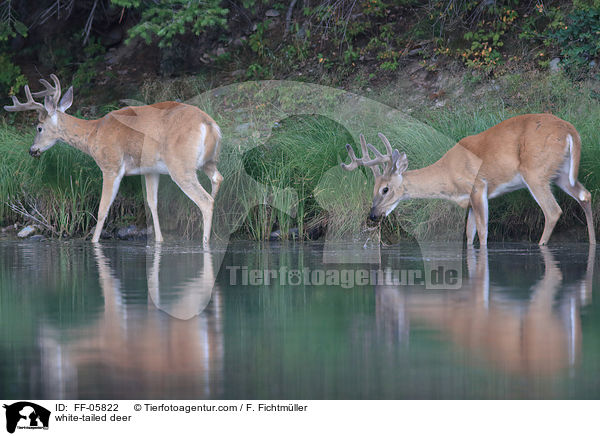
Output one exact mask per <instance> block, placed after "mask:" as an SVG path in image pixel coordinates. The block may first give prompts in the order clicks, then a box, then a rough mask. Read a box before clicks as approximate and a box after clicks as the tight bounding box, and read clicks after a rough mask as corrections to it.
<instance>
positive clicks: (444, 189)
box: [402, 161, 464, 203]
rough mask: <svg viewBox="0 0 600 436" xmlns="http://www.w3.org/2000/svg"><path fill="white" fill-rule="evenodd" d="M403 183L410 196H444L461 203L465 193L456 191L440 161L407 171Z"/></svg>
mask: <svg viewBox="0 0 600 436" xmlns="http://www.w3.org/2000/svg"><path fill="white" fill-rule="evenodd" d="M402 184H403V185H404V188H405V192H406V194H407V195H408V198H442V199H445V200H452V201H456V202H457V203H460V202H461V201H463V200H464V198H463V197H464V195H463V193H461V192H457V191H456V187H455V186H454V183H453V182H452V180H451V176H450V174H449V172H448V171H447V170H444V168H443V167H442V165H441V164H440V163H439V161H438V162H436V163H434V164H432V165H429V166H427V167H424V168H420V169H418V170H411V171H406V172H405V173H404V174H403V180H402Z"/></svg>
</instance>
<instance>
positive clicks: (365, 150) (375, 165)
mask: <svg viewBox="0 0 600 436" xmlns="http://www.w3.org/2000/svg"><path fill="white" fill-rule="evenodd" d="M359 138H360V148H361V149H362V157H361V158H360V159H358V158H357V157H356V155H355V154H354V150H353V149H352V146H351V145H350V144H346V150H348V155H349V156H350V159H351V162H350V163H349V164H344V163H343V164H341V166H342V168H343V169H345V170H347V171H352V170H354V169H356V168H357V167H359V166H364V167H369V168H371V170H372V171H373V175H374V176H378V175H380V174H381V172H380V170H379V165H380V164H382V163H383V164H386V165H387V164H388V163H391V162H392V156H393V151H392V146H391V145H390V142H389V141H388V140H387V138H386V137H385V136H383V134H382V133H379V138H381V140H382V141H383V144H384V145H385V148H386V151H387V152H386V154H381V153H380V152H379V150H377V149H376V148H375V147H374V146H373V145H372V144H367V142H366V140H365V137H364V136H363V135H362V134H361V135H360V137H359ZM369 150H371V151H372V152H373V153H375V159H371V156H370V154H369ZM367 159H368V160H367Z"/></svg>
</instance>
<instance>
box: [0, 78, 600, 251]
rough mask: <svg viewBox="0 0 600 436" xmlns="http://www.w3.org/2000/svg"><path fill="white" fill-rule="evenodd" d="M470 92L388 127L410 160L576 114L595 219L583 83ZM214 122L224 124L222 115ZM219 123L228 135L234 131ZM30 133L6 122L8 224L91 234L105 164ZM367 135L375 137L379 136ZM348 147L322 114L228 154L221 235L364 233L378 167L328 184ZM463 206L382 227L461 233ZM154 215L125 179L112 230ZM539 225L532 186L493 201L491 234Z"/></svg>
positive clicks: (345, 136)
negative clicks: (35, 153) (270, 193)
mask: <svg viewBox="0 0 600 436" xmlns="http://www.w3.org/2000/svg"><path fill="white" fill-rule="evenodd" d="M480 86H483V87H485V86H489V84H481V85H480ZM390 95H393V91H392V90H390V89H384V90H381V92H380V94H379V99H380V100H381V101H386V100H389V96H390ZM471 95H474V94H472V93H470V91H469V90H467V92H465V93H464V97H463V98H456V99H453V100H450V99H449V100H448V102H447V104H446V105H445V106H444V107H442V108H435V107H433V105H431V104H429V105H419V106H416V107H414V108H412V112H411V115H412V116H413V117H414V118H415V119H416V120H419V121H422V122H423V123H425V124H426V126H425V127H424V129H413V130H410V131H407V130H405V131H399V132H395V133H394V126H390V127H389V132H388V130H384V133H386V134H387V133H391V136H390V138H393V139H394V140H395V141H393V142H394V143H395V144H398V145H399V147H400V148H402V149H403V150H405V151H406V152H407V154H408V157H409V163H410V167H409V168H411V169H412V168H418V167H420V166H422V165H427V164H429V163H432V162H433V161H435V160H436V159H438V158H439V157H441V156H442V155H443V154H444V152H445V151H446V150H447V148H449V146H451V145H452V144H451V143H450V142H448V141H438V140H436V138H435V135H434V133H435V132H436V131H437V132H441V133H442V134H443V135H446V136H448V137H450V138H451V139H452V140H454V141H458V140H459V139H460V138H462V137H464V136H467V135H470V134H474V133H478V132H481V131H483V130H485V129H487V128H489V127H491V126H493V125H495V124H497V123H498V122H500V121H502V120H504V119H506V118H509V117H510V116H513V115H517V114H521V113H529V112H546V111H549V112H552V113H554V114H555V115H557V116H559V117H561V118H563V119H565V120H568V121H570V122H572V123H573V124H574V125H575V127H576V128H577V129H578V131H579V132H580V134H581V137H582V144H583V149H582V160H581V167H580V172H579V179H580V180H581V181H582V183H583V184H584V185H585V186H586V187H587V188H588V189H589V190H590V191H591V192H592V195H593V198H594V210H595V212H596V217H598V215H599V212H600V211H599V210H598V209H599V207H598V201H597V197H598V194H599V192H598V191H599V190H600V173H599V171H598V168H600V147H599V145H600V131H599V130H598V128H597V126H598V120H600V104H599V102H598V101H597V100H596V99H594V98H593V97H592V96H591V95H592V93H591V92H590V91H589V90H588V89H587V88H586V86H585V85H581V86H575V85H574V84H573V83H571V82H570V81H569V80H568V79H566V78H564V77H563V76H561V75H544V76H540V75H539V74H538V75H533V76H529V75H511V76H506V77H504V78H500V79H497V80H496V81H495V82H494V86H493V88H490V91H489V92H485V93H479V95H481V97H478V98H474V97H471ZM164 98H168V97H167V96H164V95H161V99H164ZM205 109H206V108H205ZM207 111H208V112H211V111H210V110H207ZM216 118H217V120H218V121H219V119H218V116H216ZM219 122H220V121H219ZM427 126H429V127H430V128H429V127H427ZM222 127H224V129H223V131H224V137H225V138H227V137H228V132H232V130H231V129H234V128H235V127H234V126H227V125H224V126H222ZM427 129H429V130H427ZM32 130H33V128H32V127H31V126H30V127H22V128H16V127H13V126H10V125H8V124H3V125H1V126H0V155H1V156H2V159H1V161H0V199H1V201H0V224H1V225H3V226H4V225H8V224H11V223H14V222H20V223H26V222H28V223H33V222H35V223H37V224H40V225H41V226H43V227H44V229H45V232H46V233H47V234H48V235H49V236H54V237H64V236H69V237H81V236H87V235H89V233H90V230H91V228H92V227H93V226H94V225H95V216H96V212H97V205H98V202H99V198H100V191H101V173H100V171H99V169H98V168H97V166H96V165H95V163H94V162H93V160H92V159H91V158H89V157H87V156H85V155H83V154H82V153H80V152H78V151H77V150H74V149H72V148H70V147H68V146H66V145H64V144H59V145H57V146H55V147H54V148H53V149H51V150H49V151H48V152H46V153H44V155H43V156H42V158H41V159H39V160H35V159H32V158H30V157H29V155H28V154H27V150H28V147H29V146H30V145H31V143H32V140H33V134H32ZM388 136H389V135H388ZM369 139H370V140H371V142H374V141H375V138H372V139H371V138H370V137H369ZM249 140H251V139H249ZM346 143H353V139H352V135H351V134H350V133H349V132H348V131H347V130H346V129H345V128H344V127H343V126H341V125H340V124H338V123H336V122H334V121H332V120H330V119H328V118H325V117H322V116H309V115H306V116H294V117H290V118H288V119H285V120H283V121H282V122H281V123H280V124H279V125H278V126H276V128H274V129H273V132H272V134H271V136H270V137H269V139H268V140H267V141H266V142H265V143H264V144H262V145H259V146H258V147H255V148H252V149H250V150H249V151H247V152H246V153H245V154H244V156H243V158H242V159H239V158H238V159H234V158H232V156H228V155H227V153H224V155H222V157H221V164H220V165H219V168H220V170H221V172H222V173H223V175H224V176H225V182H224V184H223V187H222V190H221V192H220V194H219V201H218V203H219V204H221V205H222V206H221V208H220V209H219V206H218V205H217V210H216V217H217V220H218V219H219V216H221V217H222V216H224V215H225V214H230V215H231V214H232V213H233V212H232V211H231V208H232V207H233V206H232V205H236V206H235V207H237V206H239V208H238V209H236V213H238V214H239V217H238V218H237V219H236V220H233V221H234V222H233V224H232V223H229V224H228V225H229V227H228V228H221V229H218V224H217V230H218V231H220V232H221V234H225V233H226V232H234V233H235V236H236V237H239V238H247V239H266V238H268V237H269V234H270V233H271V232H272V231H273V230H276V229H279V230H280V231H281V234H282V236H283V237H284V238H285V237H287V236H286V235H288V234H289V232H290V230H291V229H294V228H297V229H298V231H297V233H298V234H299V235H300V237H301V238H317V237H319V236H320V235H322V234H323V233H324V231H325V229H330V230H331V229H333V228H335V229H336V231H337V232H340V233H341V234H343V233H346V234H347V233H353V232H356V231H357V230H358V228H357V227H356V222H354V221H356V220H355V218H356V216H362V215H363V214H364V213H365V211H366V210H367V209H368V205H369V202H370V199H371V195H372V194H371V193H372V181H371V179H370V172H364V173H363V174H364V175H365V176H366V177H367V178H368V179H366V181H365V182H360V180H359V181H358V182H357V180H356V179H353V178H351V177H350V178H348V179H344V180H346V181H345V182H343V183H341V184H339V182H337V183H338V184H339V186H336V187H335V192H334V193H333V196H334V197H335V198H333V199H332V198H327V197H326V195H325V194H323V192H321V191H320V190H321V189H322V186H323V183H324V182H323V180H325V179H326V178H327V177H329V174H330V172H329V171H330V170H331V169H332V168H336V167H337V165H338V163H339V160H340V159H342V160H344V161H345V160H346V159H347V158H346V152H345V149H344V145H345V144H346ZM374 143H375V142H374ZM355 149H356V146H355ZM247 175H249V176H251V178H252V179H253V180H254V181H256V182H258V183H260V184H261V185H262V186H264V187H270V188H277V189H280V190H284V189H288V188H289V189H288V192H295V193H296V195H297V196H298V198H297V200H295V199H291V198H288V197H286V198H284V200H283V201H284V203H285V202H287V205H288V206H291V207H292V209H294V210H295V211H296V215H295V216H292V215H290V214H288V213H285V212H283V211H282V210H281V209H285V208H272V207H271V206H267V205H261V204H258V203H260V202H261V201H260V199H257V198H256V195H257V194H256V192H255V193H254V194H252V195H250V194H248V192H249V191H248V190H247V189H246V187H247V185H248V178H247ZM200 179H201V182H202V183H203V184H204V185H205V186H206V187H207V188H208V189H209V183H208V180H207V179H206V177H205V176H203V175H201V176H200ZM162 180H163V181H161V188H160V192H159V215H160V216H161V224H162V226H163V228H164V231H165V232H166V233H172V234H174V235H178V236H180V235H184V236H185V237H189V238H198V237H200V234H201V225H200V222H201V219H200V214H199V212H198V211H197V209H196V207H195V206H194V205H193V204H192V203H191V202H190V201H189V200H188V199H187V198H186V197H185V196H184V195H183V194H182V193H181V192H180V191H179V189H178V188H177V187H176V186H174V184H173V183H171V182H169V181H168V177H163V179H162ZM325 184H326V183H325ZM353 184H355V185H353ZM290 190H291V191H290ZM259 192H262V191H259ZM265 192H266V191H265ZM260 195H263V194H260ZM264 195H267V194H264ZM251 197H252V198H251ZM556 197H557V199H558V201H559V203H560V205H561V207H562V209H563V211H564V214H563V217H561V219H560V221H559V223H558V226H557V232H561V231H563V233H564V234H568V235H569V237H577V238H583V239H585V226H584V223H585V220H584V219H583V213H582V211H581V210H579V206H578V205H577V204H576V203H575V202H574V201H573V200H571V199H570V198H568V197H567V196H566V195H564V194H562V192H558V191H557V192H556ZM292 203H293V204H292ZM257 204H258V205H257ZM457 213H459V214H460V213H461V212H460V211H458V212H457V211H456V208H454V207H453V206H451V205H450V204H449V203H448V202H444V201H422V200H421V201H413V202H409V203H406V204H401V205H400V206H399V207H398V209H397V213H395V214H392V215H391V216H390V217H388V218H387V219H386V221H385V222H384V224H383V226H384V235H385V237H386V239H387V240H391V241H394V240H398V239H404V238H411V237H414V236H415V235H418V236H419V237H426V236H427V235H434V234H436V233H438V232H440V231H441V229H445V230H446V231H447V230H448V227H451V226H455V227H456V229H457V231H458V230H459V227H460V226H461V225H462V221H461V220H460V219H459V220H457V219H456V216H457V215H456V214H457ZM146 216H147V211H146V210H145V207H144V203H143V195H142V183H141V178H140V177H128V178H125V179H124V181H123V183H122V185H121V189H120V191H119V195H118V196H117V198H116V200H115V203H114V205H113V207H112V208H111V212H110V216H109V218H108V220H107V223H108V224H107V229H108V230H109V231H112V230H114V229H115V228H117V227H120V226H123V225H127V224H137V225H145V224H146ZM353 219H354V221H353ZM542 228H543V215H542V213H541V211H540V209H539V208H538V207H537V205H536V204H535V202H534V201H533V199H532V198H531V196H530V195H529V193H527V192H525V191H520V192H515V193H512V194H509V195H505V196H503V197H500V198H499V199H496V200H494V201H493V202H491V205H490V239H491V240H511V239H518V240H532V241H535V240H537V238H539V235H540V233H541V230H542ZM573 229H575V230H573ZM293 233H295V232H293ZM227 234H228V233H227Z"/></svg>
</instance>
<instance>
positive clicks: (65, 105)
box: [58, 86, 73, 112]
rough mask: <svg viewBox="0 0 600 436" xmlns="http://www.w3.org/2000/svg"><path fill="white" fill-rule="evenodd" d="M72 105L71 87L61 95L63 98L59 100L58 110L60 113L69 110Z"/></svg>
mask: <svg viewBox="0 0 600 436" xmlns="http://www.w3.org/2000/svg"><path fill="white" fill-rule="evenodd" d="M72 104H73V87H72V86H71V87H70V88H69V89H68V90H67V92H65V95H63V98H61V99H60V103H59V104H58V110H59V111H60V112H64V111H66V110H67V109H69V108H70V107H71V105H72Z"/></svg>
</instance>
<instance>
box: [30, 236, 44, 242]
mask: <svg viewBox="0 0 600 436" xmlns="http://www.w3.org/2000/svg"><path fill="white" fill-rule="evenodd" d="M45 239H46V238H44V237H43V236H42V235H33V236H31V237H29V240H30V241H44V240H45Z"/></svg>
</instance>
